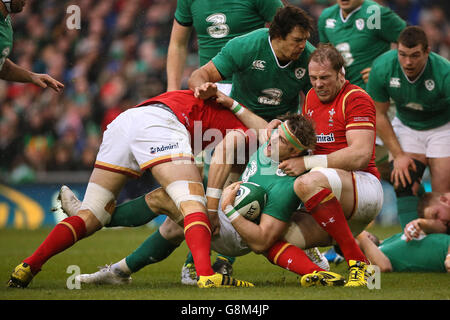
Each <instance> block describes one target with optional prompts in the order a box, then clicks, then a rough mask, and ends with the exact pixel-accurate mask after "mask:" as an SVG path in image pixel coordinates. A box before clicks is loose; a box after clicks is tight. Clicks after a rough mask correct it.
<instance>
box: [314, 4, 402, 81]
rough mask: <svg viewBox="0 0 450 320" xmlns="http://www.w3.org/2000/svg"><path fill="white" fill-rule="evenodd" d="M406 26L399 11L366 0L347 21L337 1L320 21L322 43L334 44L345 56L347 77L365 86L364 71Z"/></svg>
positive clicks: (387, 48)
mask: <svg viewBox="0 0 450 320" xmlns="http://www.w3.org/2000/svg"><path fill="white" fill-rule="evenodd" d="M405 27H406V22H405V21H403V20H402V19H401V18H400V17H399V16H398V15H397V14H395V13H394V12H392V11H391V10H390V9H389V8H387V7H383V6H380V5H379V4H377V3H376V2H374V1H371V0H365V1H364V2H363V4H362V5H361V6H360V7H359V8H358V9H355V10H354V11H353V12H352V13H350V14H349V15H348V16H347V19H345V20H344V18H343V16H342V13H341V9H340V7H339V6H338V5H337V4H335V5H333V6H331V7H329V8H326V9H325V10H323V12H322V14H321V15H320V17H319V21H318V31H319V37H320V42H323V43H328V42H329V43H331V44H333V45H334V46H335V47H336V49H338V50H339V52H340V53H341V54H342V56H343V57H344V59H345V71H346V78H347V79H348V80H349V81H350V83H352V84H356V85H357V86H360V87H361V88H363V89H364V88H365V83H364V81H363V79H362V77H361V74H360V72H361V71H362V70H363V69H365V68H368V67H370V66H371V65H372V62H373V60H375V58H376V57H378V56H379V55H380V54H382V53H384V52H386V51H388V50H389V49H390V44H391V42H397V38H398V36H399V34H400V32H401V31H402V30H403V29H404V28H405Z"/></svg>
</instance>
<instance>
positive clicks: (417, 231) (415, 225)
mask: <svg viewBox="0 0 450 320" xmlns="http://www.w3.org/2000/svg"><path fill="white" fill-rule="evenodd" d="M403 233H404V235H405V237H406V242H409V241H411V240H414V239H419V238H420V237H421V236H424V235H425V232H423V230H422V228H421V227H420V219H415V220H413V221H411V222H410V223H408V224H407V225H406V226H405V230H404V231H403Z"/></svg>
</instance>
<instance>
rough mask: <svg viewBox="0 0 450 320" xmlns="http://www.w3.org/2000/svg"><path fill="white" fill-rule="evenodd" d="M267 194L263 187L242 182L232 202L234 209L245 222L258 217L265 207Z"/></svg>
mask: <svg viewBox="0 0 450 320" xmlns="http://www.w3.org/2000/svg"><path fill="white" fill-rule="evenodd" d="M266 201H267V194H266V191H265V190H264V188H263V187H261V186H260V185H259V184H256V183H253V182H244V183H242V184H241V185H240V187H239V190H238V192H237V193H236V199H235V200H234V208H235V210H236V211H237V212H239V214H240V215H241V216H243V217H244V218H246V219H247V220H251V221H253V220H255V219H256V218H258V217H259V215H260V214H261V212H262V210H263V209H264V206H265V205H266Z"/></svg>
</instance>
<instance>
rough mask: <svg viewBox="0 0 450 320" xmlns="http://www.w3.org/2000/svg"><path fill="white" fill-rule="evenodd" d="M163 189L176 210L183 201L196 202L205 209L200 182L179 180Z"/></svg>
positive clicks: (203, 193) (203, 191)
mask: <svg viewBox="0 0 450 320" xmlns="http://www.w3.org/2000/svg"><path fill="white" fill-rule="evenodd" d="M165 189H166V192H167V194H168V195H169V197H170V198H171V199H172V200H173V202H175V204H176V206H177V208H178V209H180V205H181V203H182V202H184V201H197V202H200V203H201V204H202V205H203V206H205V207H206V196H205V189H204V187H203V184H202V183H201V182H195V181H187V180H179V181H175V182H172V183H171V184H169V185H168V186H167V187H166V188H165Z"/></svg>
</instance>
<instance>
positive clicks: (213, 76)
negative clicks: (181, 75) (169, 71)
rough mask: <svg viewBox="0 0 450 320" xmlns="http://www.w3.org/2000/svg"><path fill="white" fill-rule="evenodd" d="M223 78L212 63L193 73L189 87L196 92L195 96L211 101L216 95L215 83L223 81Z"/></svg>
mask: <svg viewBox="0 0 450 320" xmlns="http://www.w3.org/2000/svg"><path fill="white" fill-rule="evenodd" d="M222 80H223V79H222V76H221V74H220V72H219V70H217V68H216V66H215V65H214V63H213V62H212V61H209V62H208V63H207V64H205V65H203V66H201V67H200V68H198V69H197V70H195V71H194V72H192V74H191V76H190V78H189V80H188V85H189V89H191V90H192V91H194V96H195V97H196V98H200V99H209V98H211V97H213V96H214V95H215V93H216V91H215V89H217V86H216V85H215V82H219V81H222Z"/></svg>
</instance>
